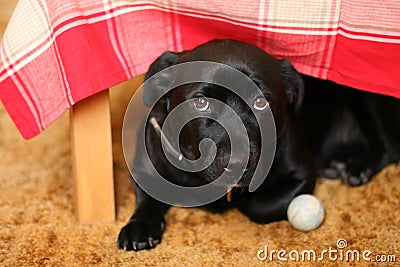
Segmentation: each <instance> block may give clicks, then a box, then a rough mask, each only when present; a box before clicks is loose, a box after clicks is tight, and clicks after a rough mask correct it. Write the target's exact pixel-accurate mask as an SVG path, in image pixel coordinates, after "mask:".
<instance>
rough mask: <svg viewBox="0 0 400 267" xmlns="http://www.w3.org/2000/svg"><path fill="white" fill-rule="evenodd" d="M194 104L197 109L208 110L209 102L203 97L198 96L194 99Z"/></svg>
mask: <svg viewBox="0 0 400 267" xmlns="http://www.w3.org/2000/svg"><path fill="white" fill-rule="evenodd" d="M194 106H195V108H196V109H197V110H198V111H202V112H203V111H209V110H210V102H208V99H207V98H205V97H198V98H196V99H195V100H194Z"/></svg>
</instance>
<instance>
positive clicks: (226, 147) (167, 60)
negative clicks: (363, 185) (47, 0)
mask: <svg viewBox="0 0 400 267" xmlns="http://www.w3.org/2000/svg"><path fill="white" fill-rule="evenodd" d="M195 61H202V62H207V61H208V62H217V63H222V64H225V65H228V66H230V67H233V68H235V69H236V70H238V71H240V72H241V73H243V74H245V75H246V76H248V77H249V78H250V79H251V80H252V81H253V82H254V83H255V84H256V85H257V87H258V88H259V89H260V94H257V95H255V94H253V93H249V94H248V95H247V94H245V98H241V97H239V96H238V95H237V94H235V93H234V92H232V91H230V90H229V89H227V88H224V87H221V86H219V85H215V84H212V83H207V82H196V83H192V84H184V85H180V86H178V87H176V88H174V89H172V90H169V91H167V88H169V86H170V84H171V83H172V81H174V80H176V79H182V77H181V76H182V75H184V74H182V73H174V72H168V73H167V74H164V75H160V76H158V77H157V76H154V77H155V79H153V81H152V82H151V84H150V85H148V86H146V87H145V88H144V91H143V96H144V102H145V104H146V105H147V106H152V107H153V109H152V113H151V116H152V117H155V118H156V119H157V121H158V123H159V124H160V125H162V124H163V123H164V120H165V118H166V117H167V115H168V114H169V113H170V112H171V111H173V110H174V108H176V107H177V106H178V105H179V104H181V103H183V102H185V101H191V102H192V105H190V106H189V107H190V110H187V112H189V113H191V115H193V117H201V115H202V114H206V113H210V112H213V111H214V109H216V107H215V106H213V105H214V104H215V102H213V101H211V100H214V99H216V100H218V101H221V102H222V103H224V104H226V105H227V106H229V107H230V108H231V109H232V110H233V111H234V112H235V113H236V114H237V115H238V116H239V117H240V120H241V121H242V123H243V125H244V127H245V129H246V131H247V135H248V140H249V146H250V147H249V149H250V153H249V154H246V155H243V156H240V157H231V143H230V142H231V140H230V138H229V136H228V133H227V131H226V129H225V128H224V127H223V126H222V125H221V123H219V121H221V120H229V119H230V116H228V115H227V114H228V113H226V112H225V111H224V110H219V111H218V112H219V114H218V115H217V117H218V118H217V119H216V120H213V119H210V118H204V117H201V118H197V119H193V120H191V121H189V122H188V123H187V124H186V125H185V126H184V127H183V129H182V131H181V132H180V135H179V148H180V150H181V151H180V152H181V153H182V154H183V156H184V157H186V158H187V159H190V160H196V159H198V158H199V157H200V154H201V153H200V150H199V143H200V141H201V140H203V139H205V138H209V139H212V140H213V141H214V143H215V144H216V147H217V152H216V157H215V158H214V159H213V161H212V164H211V165H210V166H209V167H208V168H206V169H204V170H202V171H200V172H199V173H198V174H199V175H198V177H200V179H202V180H203V181H204V182H209V181H212V180H215V179H216V178H218V177H219V176H220V175H221V174H222V173H223V172H224V171H226V172H231V171H234V169H235V168H244V169H243V170H241V171H243V172H244V174H243V176H242V178H241V180H240V182H239V184H238V185H239V186H248V185H249V184H250V181H251V178H252V175H253V173H254V171H255V168H256V166H257V163H258V159H259V156H260V147H261V134H260V129H259V125H258V122H257V119H256V116H255V114H257V113H258V114H261V115H262V113H263V112H266V109H267V108H270V110H272V114H273V116H274V120H275V127H276V136H277V137H278V139H279V136H280V135H281V134H282V132H283V131H285V120H286V119H287V114H288V113H292V112H296V110H297V109H298V108H299V106H300V104H301V102H302V97H303V83H302V80H301V78H300V76H299V74H298V73H297V72H296V71H295V69H294V68H293V67H292V65H291V64H290V63H289V62H288V61H286V60H278V59H276V58H274V57H272V56H270V55H268V54H267V53H265V52H264V51H263V50H261V49H260V48H258V47H256V46H253V45H250V44H246V43H242V42H238V41H233V40H215V41H211V42H208V43H206V44H203V45H201V46H199V47H197V48H195V49H193V50H189V51H184V52H181V53H173V52H165V53H163V54H162V55H161V56H160V57H159V58H158V59H157V60H156V61H155V62H154V63H153V64H152V65H151V66H150V69H149V71H148V73H147V75H146V80H147V79H149V78H150V77H152V76H153V75H155V74H156V73H158V72H160V71H161V70H164V69H166V68H168V67H171V66H173V65H177V64H180V63H186V62H195ZM198 71H199V72H200V75H202V76H203V77H205V79H206V80H207V79H208V78H210V79H209V80H212V79H213V78H215V76H216V75H220V74H221V73H220V72H221V71H223V70H222V69H221V70H219V69H212V70H210V69H207V68H204V69H199V70H198ZM183 78H184V77H183ZM160 97H161V98H160ZM157 99H159V100H158V101H157V103H156V104H154V103H155V102H156V100H157ZM232 145H233V146H237V145H239V144H232ZM244 150H245V149H244ZM228 163H230V165H229V166H230V168H228ZM239 166H240V167H239ZM243 166H244V167H243Z"/></svg>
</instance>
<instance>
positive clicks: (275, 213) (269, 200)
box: [239, 178, 315, 223]
mask: <svg viewBox="0 0 400 267" xmlns="http://www.w3.org/2000/svg"><path fill="white" fill-rule="evenodd" d="M267 179H268V178H267ZM314 186H315V178H306V179H295V178H291V179H282V180H281V181H278V182H277V183H275V184H273V185H272V184H269V185H268V184H266V185H263V186H262V187H261V188H259V189H257V191H256V195H255V196H253V197H252V198H251V199H250V200H249V201H245V202H243V203H241V204H240V206H239V210H240V211H241V212H243V213H244V214H246V215H247V216H248V217H249V218H250V219H251V220H252V221H254V222H257V223H269V222H274V221H280V220H285V219H287V215H286V212H287V207H288V206H289V203H290V201H291V200H292V199H293V198H294V197H296V196H298V195H301V194H311V193H312V191H313V190H314Z"/></svg>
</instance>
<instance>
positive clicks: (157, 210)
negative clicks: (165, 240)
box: [117, 185, 170, 251]
mask: <svg viewBox="0 0 400 267" xmlns="http://www.w3.org/2000/svg"><path fill="white" fill-rule="evenodd" d="M135 189H136V190H135V191H136V209H135V211H134V213H133V215H132V217H131V218H130V220H129V222H128V223H127V224H126V225H125V226H124V227H123V228H122V229H121V232H120V233H119V236H118V242H117V246H118V248H120V249H124V250H134V251H139V250H142V249H151V248H154V247H155V246H156V245H157V244H159V243H160V242H161V236H162V234H163V232H164V228H165V220H164V215H165V213H166V212H167V211H168V209H169V207H170V206H169V205H167V204H164V203H161V202H159V201H157V200H155V199H154V198H152V197H150V196H149V195H147V194H146V193H145V192H144V191H143V190H142V189H141V188H140V187H139V186H137V185H136V186H135Z"/></svg>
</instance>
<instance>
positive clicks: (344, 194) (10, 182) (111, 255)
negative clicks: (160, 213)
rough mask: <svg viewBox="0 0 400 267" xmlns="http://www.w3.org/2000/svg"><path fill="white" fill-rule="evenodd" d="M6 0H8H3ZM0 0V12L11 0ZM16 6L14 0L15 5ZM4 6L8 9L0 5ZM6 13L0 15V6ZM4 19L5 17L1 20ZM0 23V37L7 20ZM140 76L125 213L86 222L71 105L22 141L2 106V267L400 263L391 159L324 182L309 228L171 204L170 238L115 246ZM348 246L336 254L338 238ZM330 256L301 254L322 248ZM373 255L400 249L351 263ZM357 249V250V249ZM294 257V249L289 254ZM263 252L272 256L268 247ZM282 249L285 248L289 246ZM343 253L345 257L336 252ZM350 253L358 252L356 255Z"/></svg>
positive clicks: (398, 178) (122, 97) (120, 107)
mask: <svg viewBox="0 0 400 267" xmlns="http://www.w3.org/2000/svg"><path fill="white" fill-rule="evenodd" d="M2 1H3V0H2ZM4 1H5V2H2V3H0V10H1V7H2V5H3V7H4V3H6V2H7V3H8V2H10V3H11V2H15V1H6V0H4ZM11 6H12V5H11ZM2 11H4V9H3V10H2ZM0 15H1V14H0ZM0 22H2V23H3V24H2V25H1V27H3V26H4V19H3V20H2V21H0ZM1 27H0V35H1V33H2V28H1ZM132 87H133V85H132V82H127V83H126V84H124V85H122V86H119V87H118V88H114V89H113V90H112V117H113V135H114V142H113V146H114V161H115V162H114V166H115V187H116V201H117V221H116V222H113V223H105V224H98V225H80V224H79V223H78V222H77V220H76V217H75V214H74V207H73V190H72V179H71V163H70V161H71V158H70V147H69V144H70V143H69V118H68V113H66V114H65V115H64V116H63V117H61V118H60V119H59V120H58V121H56V122H55V123H54V124H53V125H51V126H50V127H49V128H48V129H47V130H46V131H45V132H43V133H42V134H41V135H39V136H38V137H36V138H34V139H33V140H30V141H25V140H23V139H22V138H21V137H20V135H19V133H18V132H17V130H16V128H15V127H14V125H13V123H12V122H11V120H10V118H9V117H8V115H7V113H6V112H5V110H4V108H3V107H2V106H1V105H0V159H1V160H0V185H1V187H0V188H1V189H0V266H174V267H177V266H264V265H265V266H266V265H268V266H299V265H302V266H311V265H314V266H395V265H397V266H400V233H399V228H400V211H399V208H400V166H399V165H392V166H389V167H387V168H386V169H385V170H383V171H382V172H381V173H380V174H379V175H378V176H377V177H375V179H374V180H373V181H372V182H371V183H369V184H367V185H365V186H362V187H359V188H350V187H348V186H346V185H343V184H341V183H340V182H339V181H328V180H320V181H319V183H318V186H317V190H316V195H317V196H318V197H319V198H320V199H321V200H322V202H323V204H324V207H325V210H326V218H325V222H324V224H323V225H322V227H320V228H319V229H317V230H316V231H313V232H310V233H302V232H298V231H295V230H293V229H292V228H291V227H290V225H289V224H288V222H285V221H283V222H278V223H272V224H269V225H258V224H255V223H252V222H250V221H249V220H248V219H247V218H246V217H245V216H243V215H242V214H240V213H239V212H238V211H236V210H232V211H229V212H228V213H226V214H223V215H213V214H210V213H207V212H205V211H203V210H200V209H183V208H173V209H171V210H170V212H169V213H168V214H167V218H166V221H167V229H166V232H165V234H164V238H163V242H162V244H161V245H159V246H158V247H157V248H156V249H154V250H150V251H142V252H139V253H134V252H124V251H121V250H118V249H117V248H116V245H115V243H116V238H117V235H118V232H119V229H120V228H121V227H122V226H123V225H124V223H125V222H126V220H127V219H128V218H129V216H130V215H131V212H132V209H133V204H134V196H133V194H132V188H131V186H130V181H129V176H128V171H127V168H126V166H125V163H124V159H123V157H122V152H121V143H120V141H121V138H120V136H121V132H120V128H121V122H122V116H123V112H124V107H125V106H126V104H127V99H129V97H128V96H129V94H131V92H132V90H131V89H132ZM338 239H345V240H346V241H347V247H346V248H344V249H341V250H340V249H339V250H338V251H339V252H340V253H341V254H342V255H343V257H342V259H341V257H340V255H341V254H340V253H339V252H337V253H335V252H334V251H332V250H334V249H337V240H338ZM265 246H268V250H269V252H271V250H276V251H278V250H285V251H286V252H287V254H285V255H283V257H285V258H288V257H289V252H291V251H297V252H298V253H299V254H300V260H299V261H292V260H289V261H287V262H284V261H280V260H278V256H277V254H276V253H275V254H273V260H272V261H271V260H269V259H267V260H266V261H264V262H262V261H259V260H258V259H257V252H258V251H259V250H261V249H264V248H265ZM329 249H331V255H330V256H331V259H330V258H329V254H327V253H325V254H323V256H324V260H323V261H322V262H315V261H313V260H308V259H307V254H304V255H305V258H304V260H302V256H301V254H302V253H304V251H305V250H306V252H307V251H308V252H310V250H314V251H315V252H316V253H317V258H318V257H320V255H321V253H322V252H323V250H329ZM365 250H370V251H371V253H372V254H370V255H369V254H368V255H367V256H369V258H370V259H371V260H375V259H376V256H379V255H381V254H382V255H384V256H387V257H386V259H389V258H390V259H392V257H390V255H395V256H396V262H395V263H388V262H386V263H381V262H379V263H378V262H369V263H368V262H366V261H365V260H364V259H363V258H362V257H361V259H360V261H359V262H358V261H350V262H346V261H345V260H346V253H348V252H349V251H350V252H352V253H353V252H354V251H359V252H360V253H363V252H364V251H365ZM354 253H355V252H354ZM291 255H292V256H294V255H295V254H294V252H292V254H291ZM260 256H264V254H263V253H262V254H260ZM281 256H282V254H281ZM335 257H337V259H336V260H335ZM347 258H350V259H351V257H350V254H348V257H347Z"/></svg>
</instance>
